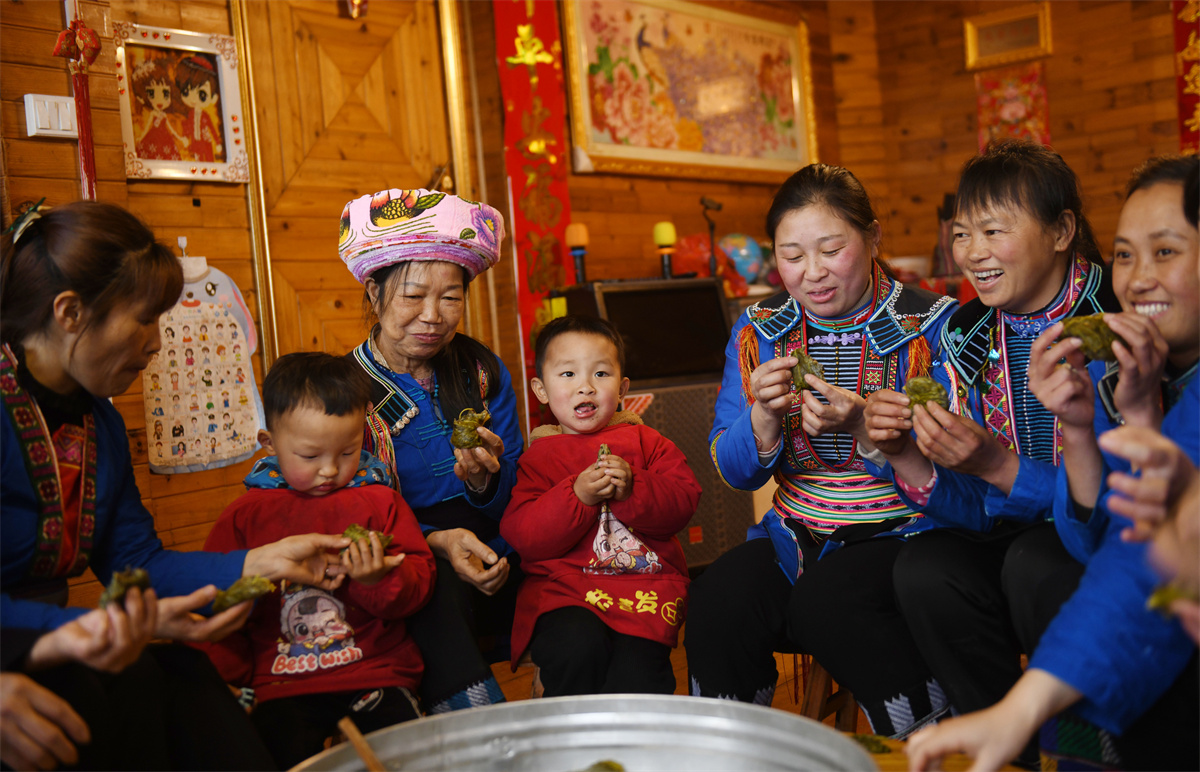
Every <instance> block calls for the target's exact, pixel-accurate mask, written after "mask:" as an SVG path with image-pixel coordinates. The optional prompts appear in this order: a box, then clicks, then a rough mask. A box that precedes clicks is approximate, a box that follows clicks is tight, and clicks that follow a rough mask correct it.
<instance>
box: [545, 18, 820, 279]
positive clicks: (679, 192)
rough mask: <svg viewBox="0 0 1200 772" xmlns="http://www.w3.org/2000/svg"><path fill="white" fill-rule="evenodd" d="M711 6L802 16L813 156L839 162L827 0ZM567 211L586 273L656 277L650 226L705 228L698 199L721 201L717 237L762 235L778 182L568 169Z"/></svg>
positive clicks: (682, 231)
mask: <svg viewBox="0 0 1200 772" xmlns="http://www.w3.org/2000/svg"><path fill="white" fill-rule="evenodd" d="M709 5H712V6H716V7H720V8H723V9H727V10H730V11H735V12H738V13H745V14H748V15H754V16H758V17H761V18H765V19H769V20H771V21H778V22H783V23H786V24H795V23H797V22H799V21H800V20H801V19H806V20H807V22H808V28H809V45H810V49H811V60H812V72H813V101H814V103H815V106H816V117H817V125H818V127H819V130H818V135H817V143H818V148H817V152H818V156H819V158H820V160H821V161H824V162H827V163H838V161H839V158H840V151H839V147H838V135H839V132H840V126H839V125H838V122H837V119H836V114H835V105H834V86H833V71H834V67H833V58H832V54H831V51H830V26H829V16H828V13H827V11H826V3H824V2H784V1H782V0H781V1H779V2H748V1H739V2H721V3H709ZM568 184H569V186H570V192H571V217H572V220H573V221H575V222H582V223H584V224H585V225H587V226H588V234H589V236H590V242H591V243H590V245H589V247H588V258H587V260H588V276H589V278H594V279H628V278H641V277H652V276H657V275H659V270H660V269H659V259H658V256H657V253H656V251H655V245H654V242H653V240H652V238H651V232H652V230H653V228H654V224H655V223H656V222H659V221H660V220H670V221H672V222H674V223H675V228H676V231H677V233H678V234H679V236H680V237H681V238H682V237H684V236H688V235H691V234H694V233H707V232H708V226H707V225H706V224H705V221H704V218H703V216H702V214H701V207H700V203H699V201H700V197H701V196H708V197H710V198H713V199H716V200H717V201H720V202H721V203H722V204H724V208H723V209H722V210H721V211H720V212H717V213H715V214H714V216H713V219H714V220H715V221H716V223H717V231H716V232H717V238H720V237H721V236H723V235H725V234H727V233H746V234H749V235H750V236H753V237H754V238H757V239H762V238H766V233H765V230H764V224H763V220H764V219H765V217H766V213H767V209H768V207H769V206H770V204H771V197H772V196H773V195H774V193H775V190H776V188H778V185H777V184H754V183H738V182H706V181H696V180H675V179H669V178H653V177H634V176H626V175H617V174H572V175H571V176H570V179H569V182H568Z"/></svg>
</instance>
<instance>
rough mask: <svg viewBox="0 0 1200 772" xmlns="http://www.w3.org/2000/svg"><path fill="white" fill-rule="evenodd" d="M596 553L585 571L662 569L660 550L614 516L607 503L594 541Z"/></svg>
mask: <svg viewBox="0 0 1200 772" xmlns="http://www.w3.org/2000/svg"><path fill="white" fill-rule="evenodd" d="M592 551H593V552H594V553H595V556H594V557H593V558H592V559H591V560H590V561H589V562H588V564H587V565H586V566H585V567H584V569H583V572H584V573H585V574H610V575H611V574H657V573H659V572H660V571H662V562H660V561H659V559H658V553H656V552H654V550H651V549H648V548H647V547H646V545H645V544H644V543H643V542H642V540H641V539H639V538H638V537H636V536H634V535H633V532H632V531H630V530H629V528H628V527H627V526H626V525H625V524H624V523H622V522H621V521H620V520H618V519H617V518H616V517H614V516H613V513H612V510H611V509H609V507H608V505H607V504H605V505H604V506H603V507H601V509H600V526H599V527H598V528H597V529H596V538H595V539H593V540H592Z"/></svg>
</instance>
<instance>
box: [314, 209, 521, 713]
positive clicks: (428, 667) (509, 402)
mask: <svg viewBox="0 0 1200 772" xmlns="http://www.w3.org/2000/svg"><path fill="white" fill-rule="evenodd" d="M503 241H504V220H503V219H502V218H501V217H500V214H499V212H497V211H496V210H495V209H493V208H492V207H490V206H488V205H487V204H482V203H479V202H475V201H468V200H467V199H464V198H460V197H458V196H453V195H448V194H446V193H441V192H439V191H435V190H421V189H418V190H383V191H380V192H378V193H376V194H374V195H370V196H362V197H361V198H357V199H355V200H353V201H351V202H349V203H348V204H346V207H345V209H344V210H343V211H342V218H341V227H340V229H339V242H338V252H339V255H340V256H341V258H342V260H343V261H344V262H345V263H346V267H347V268H348V269H349V270H350V272H351V273H352V274H353V275H354V278H356V279H358V281H360V282H362V284H363V287H364V305H365V306H366V307H367V308H368V309H369V312H370V315H371V316H372V317H373V319H374V321H375V324H374V325H373V327H372V329H371V332H370V335H368V336H367V339H366V341H364V342H363V343H362V344H361V345H360V346H358V347H356V348H355V349H354V350H353V351H352V352H351V353H350V355H349V356H350V357H351V358H353V359H354V360H355V361H356V362H358V364H359V365H360V366H361V367H362V368H363V370H364V371H365V372H366V373H367V375H368V376H369V377H370V378H371V381H372V384H373V385H372V389H373V391H372V400H373V402H374V405H375V409H374V412H373V414H372V415H371V416H369V417H368V423H369V424H370V429H371V431H370V432H369V435H370V436H369V437H368V440H369V442H368V447H369V449H370V450H371V451H372V452H374V453H375V454H376V455H377V456H379V457H380V458H381V459H382V460H383V461H384V462H385V463H386V464H387V465H388V466H389V467H391V468H392V469H394V470H395V472H396V478H397V482H398V483H399V487H400V492H401V493H402V494H403V495H404V500H405V501H406V502H408V505H409V506H411V507H412V509H413V513H414V514H415V515H416V516H417V522H418V523H420V524H421V528H422V529H423V530H424V531H425V538H426V541H427V542H428V543H429V547H430V549H432V550H433V553H434V556H435V557H436V558H437V559H438V571H437V580H436V583H435V585H434V592H433V597H432V598H431V600H430V601H429V603H428V604H427V605H426V606H425V608H423V609H422V610H421V611H419V612H417V613H416V614H415V615H414V616H413V618H412V623H411V625H410V631H411V633H412V636H413V639H414V640H415V641H416V642H417V645H418V646H419V647H420V649H421V655H422V657H423V658H424V660H425V675H424V677H423V679H422V682H421V689H420V693H421V699H422V701H423V702H424V704H425V709H426V710H427V711H429V712H432V713H442V712H447V711H451V710H457V709H460V708H470V707H473V706H478V705H488V704H491V703H494V702H503V701H504V694H503V692H501V690H500V687H499V685H498V684H497V683H496V679H495V678H493V677H492V672H491V669H490V667H489V666H488V663H487V661H486V658H485V655H484V653H483V652H481V651H480V646H479V643H478V642H479V641H481V640H484V639H488V638H490V639H493V640H496V641H497V642H498V643H499V645H500V648H499V649H498V650H496V651H494V652H489V653H488V657H487V658H491V659H494V660H495V659H507V657H508V652H507V649H506V647H505V646H504V643H505V642H506V641H507V637H508V634H509V631H511V629H512V618H513V610H514V607H515V603H516V591H517V586H518V585H519V584H520V578H521V574H520V570H519V569H518V568H517V565H516V564H517V556H516V554H515V553H513V552H512V550H511V549H510V548H509V547H508V545H507V544H506V543H505V542H504V540H503V539H502V538H500V517H501V516H502V515H503V514H504V509H505V507H506V506H507V505H508V499H509V496H510V495H511V493H512V487H513V483H514V482H515V481H516V465H517V458H518V457H519V456H520V455H521V450H522V449H523V447H524V441H523V439H522V437H521V430H520V427H519V426H518V417H517V403H516V397H515V396H514V394H513V386H512V379H511V377H510V376H509V374H508V370H507V369H506V368H505V366H504V363H503V362H501V361H500V359H499V358H498V357H497V356H496V355H495V354H493V353H492V352H491V351H490V350H489V349H488V348H487V346H485V345H483V344H482V343H480V342H478V341H476V340H474V339H473V338H471V337H469V336H467V335H464V334H462V333H459V332H458V331H457V328H458V323H459V321H460V320H461V319H462V316H463V313H464V311H465V310H466V298H467V291H468V289H469V286H470V283H471V280H472V279H474V278H475V277H476V276H477V275H479V274H480V273H482V272H484V271H486V270H487V269H488V268H490V267H491V266H493V265H495V263H496V261H497V260H499V259H500V244H501V243H502V242H503ZM467 408H469V409H473V410H476V411H483V410H487V411H488V413H489V414H490V415H491V418H490V420H489V422H488V423H487V424H486V426H485V427H483V428H481V429H480V430H479V437H480V439H481V444H480V445H479V446H477V447H474V448H455V447H454V446H453V445H452V444H451V442H450V439H451V435H452V434H453V432H454V428H453V427H454V420H455V419H456V418H457V417H458V416H459V414H460V411H462V410H463V409H467Z"/></svg>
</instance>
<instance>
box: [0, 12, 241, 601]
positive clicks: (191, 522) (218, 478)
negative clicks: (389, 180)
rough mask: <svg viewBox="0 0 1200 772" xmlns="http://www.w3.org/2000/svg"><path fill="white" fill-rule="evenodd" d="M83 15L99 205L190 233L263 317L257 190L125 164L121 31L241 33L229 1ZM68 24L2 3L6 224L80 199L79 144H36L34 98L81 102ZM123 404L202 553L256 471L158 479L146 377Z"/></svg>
mask: <svg viewBox="0 0 1200 772" xmlns="http://www.w3.org/2000/svg"><path fill="white" fill-rule="evenodd" d="M80 9H81V13H82V15H83V18H84V20H85V21H86V22H87V24H88V26H89V27H91V28H92V29H94V30H96V31H97V32H98V33H99V34H100V36H101V40H102V48H101V55H100V58H99V59H98V60H97V62H96V64H95V65H93V66H92V68H91V73H90V75H91V77H90V89H89V91H90V95H91V100H92V120H93V126H94V134H95V143H96V168H97V179H98V184H97V197H98V198H99V199H100V200H103V201H109V202H112V203H116V204H120V205H122V206H127V207H128V208H129V209H130V210H131V211H133V212H134V213H135V214H137V215H138V216H139V217H141V218H142V219H143V220H144V221H145V222H146V223H147V225H149V226H150V227H151V228H152V229H153V230H154V231H155V233H156V235H157V236H158V237H159V239H160V240H162V241H164V242H166V243H168V244H170V245H172V246H174V245H175V239H176V237H178V236H187V237H188V249H189V252H190V253H191V254H193V255H204V256H206V257H208V259H209V261H210V263H211V264H212V265H213V266H215V267H217V268H219V269H220V270H222V271H224V272H225V273H227V274H229V275H230V276H231V277H232V278H233V279H234V280H235V281H236V282H237V283H238V286H239V287H241V288H242V291H243V293H244V294H245V295H246V301H247V304H248V305H249V307H250V309H251V311H252V313H256V306H257V299H256V298H255V296H254V281H253V268H252V259H251V252H250V231H249V225H248V219H247V211H246V187H245V186H244V185H218V184H213V183H207V184H205V183H189V182H172V181H164V180H154V181H148V180H146V181H139V180H131V181H129V182H128V184H127V183H126V180H125V172H124V166H123V161H122V156H123V152H122V147H121V124H120V113H119V108H118V104H119V103H118V101H117V100H118V97H119V95H118V83H117V73H116V60H115V56H114V49H113V46H112V37H111V36H112V23H111V22H112V21H117V20H120V21H133V22H139V23H142V24H149V25H153V26H159V27H173V28H180V29H188V30H194V31H200V32H217V33H222V34H231V23H230V17H229V8H228V4H227V3H226V2H225V0H186V2H168V1H167V0H114V2H112V3H111V4H110V3H109V2H105V1H104V0H82V2H80ZM64 26H65V25H64V20H63V4H62V3H60V2H51V1H49V0H26V1H25V2H7V1H6V2H4V3H3V6H0V117H2V132H3V149H4V159H5V165H6V168H5V187H6V190H7V193H8V200H7V201H6V206H5V207H4V212H3V216H4V223H5V225H7V224H8V223H9V222H10V221H11V217H12V214H11V212H12V210H14V209H18V208H19V207H21V205H22V204H24V203H26V202H31V201H36V200H37V199H38V198H41V197H42V196H46V199H47V203H48V204H50V205H55V204H63V203H67V202H69V201H73V200H75V199H77V198H79V177H78V163H77V158H76V149H75V148H76V145H75V141H74V140H60V139H45V138H37V139H29V138H27V137H26V136H25V109H24V102H23V95H24V94H27V93H38V94H52V95H63V96H65V95H69V94H70V93H71V92H70V86H69V79H68V75H67V71H66V65H65V60H63V59H60V58H58V57H55V56H52V55H51V50H52V49H53V47H54V41H55V38H56V36H57V35H58V32H59V30H61V29H63V27H64ZM256 321H257V320H256ZM260 334H261V333H260ZM254 367H255V372H256V375H257V376H258V378H259V382H260V383H261V378H262V364H261V358H260V357H255V358H254ZM113 404H114V405H116V407H117V409H118V410H119V411H120V412H121V415H122V417H123V418H124V419H125V423H126V426H127V428H128V432H129V440H130V450H131V452H132V455H133V462H134V474H135V476H136V478H137V483H138V488H139V490H140V491H141V493H142V496H143V503H144V504H145V505H146V507H147V508H148V509H149V510H150V512H151V513H152V514H153V515H154V518H155V524H156V526H157V528H158V532H159V536H160V537H161V538H162V540H163V543H164V544H166V545H167V546H168V547H171V548H173V549H181V550H192V549H198V548H199V547H200V546H201V545H202V544H203V541H204V538H205V537H206V536H207V534H208V531H209V529H210V528H211V526H212V523H213V522H214V521H215V520H216V518H217V515H219V514H220V512H221V510H222V509H223V508H224V507H225V506H226V505H227V504H228V503H229V502H230V501H232V500H233V499H234V498H235V497H236V496H237V495H238V494H239V493H240V492H241V491H242V489H243V488H242V485H241V479H242V477H244V476H245V474H246V472H247V470H248V469H249V466H250V463H251V462H245V463H243V464H239V465H237V466H232V467H226V468H224V469H220V470H215V471H211V472H200V473H196V474H183V475H153V474H150V471H149V467H148V465H147V455H146V425H145V413H144V407H143V402H142V394H141V379H138V380H137V381H136V382H135V383H134V384H133V386H132V387H130V389H129V391H128V392H126V393H125V394H121V395H118V396H117V397H115V398H114V399H113ZM99 592H100V587H99V585H98V584H97V583H96V582H95V579H94V577H93V576H92V574H91V572H90V571H89V572H87V573H86V574H84V576H82V577H79V578H78V579H75V580H73V581H72V587H71V603H72V604H77V605H90V604H92V603H94V602H95V600H96V598H97V597H98V596H99Z"/></svg>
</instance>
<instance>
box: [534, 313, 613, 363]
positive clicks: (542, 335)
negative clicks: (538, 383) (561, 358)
mask: <svg viewBox="0 0 1200 772" xmlns="http://www.w3.org/2000/svg"><path fill="white" fill-rule="evenodd" d="M568 332H579V333H583V334H584V335H599V336H600V337H602V338H607V339H608V340H609V341H611V342H612V344H613V345H614V346H616V347H617V366H618V367H620V368H621V372H620V373H618V374H617V375H618V376H620V375H624V373H625V341H623V340H622V339H621V333H619V332H617V328H616V327H615V326H613V323H612V322H610V321H608V320H607V319H601V318H600V317H598V316H583V315H581V314H571V315H569V316H561V317H559V318H558V319H554V320H553V321H551V322H550V323H549V324H547V325H546V326H545V327H543V328H542V330H541V332H539V333H538V337H537V345H536V346H535V347H534V363H535V364H534V367H535V369H536V370H537V377H539V378H541V377H542V365H543V364H544V363H545V361H546V349H547V348H549V347H550V341H552V340H554V339H555V338H557V337H558V336H559V335H566V334H567V333H568Z"/></svg>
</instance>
